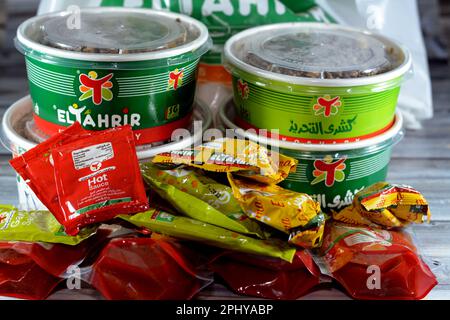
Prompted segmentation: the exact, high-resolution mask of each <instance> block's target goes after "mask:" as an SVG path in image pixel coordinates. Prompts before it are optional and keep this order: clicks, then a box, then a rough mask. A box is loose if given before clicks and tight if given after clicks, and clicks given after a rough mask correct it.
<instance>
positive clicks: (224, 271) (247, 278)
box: [210, 249, 321, 300]
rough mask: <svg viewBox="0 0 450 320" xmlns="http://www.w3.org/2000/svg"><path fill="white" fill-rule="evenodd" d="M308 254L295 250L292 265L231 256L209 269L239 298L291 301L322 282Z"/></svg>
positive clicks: (237, 254)
mask: <svg viewBox="0 0 450 320" xmlns="http://www.w3.org/2000/svg"><path fill="white" fill-rule="evenodd" d="M308 251H309V250H301V249H300V250H297V252H296V254H295V256H294V260H293V261H292V263H288V262H286V261H283V260H281V259H277V258H271V257H264V256H256V255H250V254H242V253H234V252H233V253H232V252H230V253H228V254H223V255H220V256H219V257H218V258H216V259H215V260H213V261H212V262H211V263H210V266H211V269H212V270H213V271H214V272H215V273H216V274H217V275H219V276H220V278H221V279H223V280H224V281H225V283H226V284H227V285H228V287H230V288H231V289H232V290H233V291H234V292H236V293H238V294H242V295H246V296H252V297H258V298H265V299H280V300H294V299H298V298H300V297H302V296H304V295H305V294H307V293H309V292H310V291H311V290H312V289H313V288H314V287H315V286H317V285H318V284H319V283H320V281H321V279H320V270H319V268H318V267H317V266H316V264H315V263H314V261H313V259H312V257H311V255H310V254H309V252H308Z"/></svg>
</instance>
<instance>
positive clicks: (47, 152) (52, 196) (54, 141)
mask: <svg viewBox="0 0 450 320" xmlns="http://www.w3.org/2000/svg"><path fill="white" fill-rule="evenodd" d="M90 134H91V133H90V132H88V131H85V130H84V129H83V128H82V127H81V125H80V124H79V123H78V122H75V123H74V124H73V125H71V126H70V127H68V128H67V129H65V130H64V131H62V132H60V133H58V134H56V135H54V136H52V137H50V138H49V139H47V140H46V141H44V142H42V143H41V144H39V145H37V146H36V147H35V148H33V149H31V150H29V151H27V152H25V153H24V154H22V155H20V156H19V157H17V158H14V159H12V160H11V161H10V164H11V166H12V167H13V168H14V169H15V170H16V171H17V173H18V174H19V175H20V176H21V177H22V179H23V180H24V181H26V183H27V185H28V186H29V187H30V189H31V190H33V192H34V193H35V194H36V196H37V197H38V198H39V200H41V202H42V203H43V204H44V205H45V206H46V207H47V208H48V209H49V210H50V211H51V213H52V214H53V215H54V216H55V217H56V219H57V220H58V222H59V223H61V224H62V223H63V221H64V219H63V211H62V209H61V206H60V205H59V198H58V193H57V190H56V184H55V178H54V175H53V161H52V160H51V157H50V156H51V152H52V150H53V149H55V148H57V147H58V146H61V145H63V144H65V143H69V142H71V141H76V140H78V139H80V138H82V137H87V136H89V135H90Z"/></svg>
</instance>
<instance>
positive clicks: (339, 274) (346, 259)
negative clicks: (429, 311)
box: [318, 222, 437, 300]
mask: <svg viewBox="0 0 450 320" xmlns="http://www.w3.org/2000/svg"><path fill="white" fill-rule="evenodd" d="M318 259H320V260H322V263H321V265H322V266H323V270H322V271H324V273H327V274H329V275H331V276H332V277H333V278H334V279H335V280H336V281H337V282H339V283H340V284H341V285H342V286H343V287H344V289H345V290H346V291H347V293H348V294H349V295H351V296H352V297H353V298H355V299H365V300H380V299H381V300H387V299H390V300H418V299H422V298H424V297H425V296H426V295H427V294H428V293H429V292H430V290H431V289H432V288H433V287H434V286H435V285H436V284H437V280H436V277H435V276H434V274H433V273H432V272H431V270H430V268H429V267H428V266H427V265H426V264H425V262H423V261H422V259H421V258H420V256H419V255H418V253H417V250H416V247H415V246H414V244H413V242H412V240H411V237H410V236H409V235H408V234H407V233H405V232H403V231H391V230H389V231H388V230H382V229H374V228H370V227H355V226H351V225H346V224H342V223H336V222H334V223H330V224H328V225H327V227H326V229H325V236H324V241H323V245H322V248H321V257H319V258H318Z"/></svg>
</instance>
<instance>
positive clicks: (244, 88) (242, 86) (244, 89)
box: [237, 79, 250, 100]
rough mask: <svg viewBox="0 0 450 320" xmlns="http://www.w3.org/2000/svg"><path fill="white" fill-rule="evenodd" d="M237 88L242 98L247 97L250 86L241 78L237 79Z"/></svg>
mask: <svg viewBox="0 0 450 320" xmlns="http://www.w3.org/2000/svg"><path fill="white" fill-rule="evenodd" d="M237 90H238V93H239V95H240V96H241V98H242V99H244V100H245V99H248V94H249V93H250V88H249V87H248V83H247V82H244V81H243V80H242V79H239V80H238V81H237Z"/></svg>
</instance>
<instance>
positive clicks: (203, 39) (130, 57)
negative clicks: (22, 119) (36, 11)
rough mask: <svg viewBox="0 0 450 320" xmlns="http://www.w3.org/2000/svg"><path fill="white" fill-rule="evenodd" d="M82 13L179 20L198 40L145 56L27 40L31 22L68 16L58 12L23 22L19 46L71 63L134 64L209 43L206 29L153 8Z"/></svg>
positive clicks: (188, 19)
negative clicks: (65, 47) (84, 50)
mask: <svg viewBox="0 0 450 320" xmlns="http://www.w3.org/2000/svg"><path fill="white" fill-rule="evenodd" d="M81 12H88V13H99V14H101V13H104V12H123V13H147V14H149V15H159V16H164V17H168V18H173V19H180V20H182V21H184V22H186V23H188V24H193V25H195V27H196V28H198V30H199V31H200V34H199V36H198V38H197V39H195V40H194V41H192V42H190V43H187V44H183V45H181V46H179V47H175V48H170V49H165V50H160V51H154V52H145V53H130V54H104V53H103V54H102V53H81V52H74V51H68V50H63V49H57V48H52V47H49V46H46V45H43V44H40V43H38V42H36V41H33V40H31V39H29V38H28V37H26V35H25V30H26V29H27V28H28V27H29V26H30V25H31V24H33V23H36V22H39V21H40V20H42V19H46V18H50V17H59V16H64V15H67V14H68V12H67V11H59V12H54V13H48V14H44V15H40V16H36V17H33V18H31V19H28V20H27V21H25V22H23V23H22V24H21V25H20V26H19V28H18V29H17V40H18V41H19V43H20V44H21V45H23V46H25V47H27V48H29V49H32V50H35V51H38V52H40V53H44V54H47V55H50V56H53V57H58V58H64V59H70V60H81V61H92V62H135V61H148V60H159V59H166V58H171V57H175V56H178V55H181V54H184V53H188V52H193V51H195V50H197V49H199V48H200V47H202V46H203V45H205V44H206V43H207V42H208V41H209V33H208V29H207V28H206V26H205V25H204V24H203V23H202V22H200V21H198V20H196V19H194V18H191V17H189V16H186V15H184V14H180V13H174V12H167V11H160V10H152V9H141V8H121V7H110V8H106V7H102V8H86V9H81Z"/></svg>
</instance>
